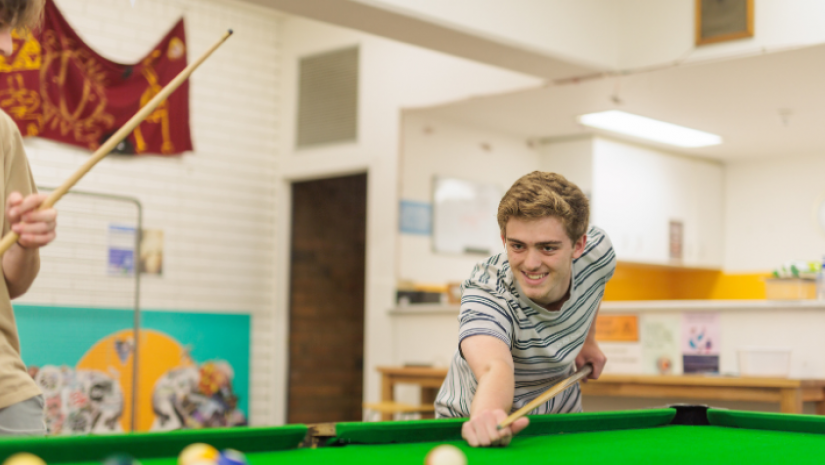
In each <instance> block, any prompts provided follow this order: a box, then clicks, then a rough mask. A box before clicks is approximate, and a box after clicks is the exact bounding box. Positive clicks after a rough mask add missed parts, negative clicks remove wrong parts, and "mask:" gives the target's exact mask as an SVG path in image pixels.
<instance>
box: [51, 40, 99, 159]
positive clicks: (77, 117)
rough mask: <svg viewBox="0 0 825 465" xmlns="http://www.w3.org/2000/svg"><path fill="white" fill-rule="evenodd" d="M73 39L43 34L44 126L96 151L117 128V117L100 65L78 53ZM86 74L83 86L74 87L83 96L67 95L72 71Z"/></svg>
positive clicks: (93, 58)
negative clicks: (106, 132) (107, 132)
mask: <svg viewBox="0 0 825 465" xmlns="http://www.w3.org/2000/svg"><path fill="white" fill-rule="evenodd" d="M73 42H74V41H72V40H71V39H68V38H66V37H57V35H56V34H55V33H54V31H46V32H45V33H44V34H43V48H44V50H45V52H44V53H43V64H42V67H41V68H40V94H41V95H42V97H43V125H48V126H49V127H50V128H51V129H59V131H60V134H61V135H63V136H65V135H67V134H69V133H72V135H73V136H74V138H75V140H76V141H78V142H83V143H85V144H87V145H88V146H89V148H90V149H92V150H94V149H96V148H97V147H98V146H99V145H100V138H101V136H102V135H103V131H104V130H105V129H108V128H111V127H112V126H113V125H114V120H115V118H114V116H112V115H111V114H109V113H106V111H105V110H106V104H107V98H106V92H105V90H104V86H103V84H104V81H105V74H104V72H103V71H102V70H101V67H100V64H99V63H98V62H97V60H96V59H95V57H93V56H92V55H91V54H90V53H89V52H88V51H86V50H78V47H76V46H75V44H74V43H73ZM75 66H76V67H78V68H80V69H81V71H82V76H83V77H82V79H83V82H82V83H81V86H78V85H77V83H72V85H71V89H77V88H78V87H81V89H82V90H81V91H80V92H79V93H77V94H76V93H73V94H72V95H67V92H68V91H69V89H67V82H66V81H67V79H68V77H69V69H70V67H75Z"/></svg>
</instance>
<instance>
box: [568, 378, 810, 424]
mask: <svg viewBox="0 0 825 465" xmlns="http://www.w3.org/2000/svg"><path fill="white" fill-rule="evenodd" d="M582 395H584V396H606V397H637V398H662V397H675V398H680V399H692V400H734V401H754V402H773V403H779V407H780V411H781V412H782V413H802V403H803V402H816V413H817V414H819V415H825V379H787V378H739V377H730V376H703V375H684V376H656V375H602V376H601V377H600V378H599V379H598V380H597V381H588V382H587V383H583V384H582Z"/></svg>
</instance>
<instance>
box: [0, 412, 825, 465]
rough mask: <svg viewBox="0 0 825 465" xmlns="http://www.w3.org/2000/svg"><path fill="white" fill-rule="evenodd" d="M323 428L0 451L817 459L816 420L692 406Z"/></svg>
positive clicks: (820, 448) (156, 458) (278, 460)
mask: <svg viewBox="0 0 825 465" xmlns="http://www.w3.org/2000/svg"><path fill="white" fill-rule="evenodd" d="M326 430H327V431H328V433H326V434H327V436H328V437H324V438H316V439H318V440H320V443H321V444H320V447H316V448H311V447H299V446H298V445H299V443H301V442H305V443H306V442H307V441H306V438H307V437H309V436H312V433H310V434H309V435H308V431H309V430H308V428H307V427H306V426H304V425H289V426H283V427H274V428H233V429H221V430H200V431H182V432H172V433H144V434H131V435H119V436H90V437H56V438H37V439H17V440H13V439H4V440H0V458H5V457H7V456H9V455H10V454H12V453H15V452H20V451H28V452H32V453H34V454H37V455H39V456H40V457H41V458H43V459H44V460H46V462H47V463H49V464H52V463H65V464H91V463H100V460H101V459H102V458H103V457H105V456H106V455H109V454H111V453H114V452H123V453H129V454H132V455H134V456H135V457H137V458H139V459H140V461H141V462H142V463H143V465H174V464H175V463H176V457H177V454H178V452H179V451H180V450H181V449H183V447H185V446H186V445H188V444H191V443H194V442H207V443H210V444H212V445H214V446H215V447H218V448H234V449H239V450H241V451H243V452H245V453H246V455H247V458H248V459H249V462H250V465H269V464H282V463H283V464H298V465H314V464H319V465H320V464H324V465H327V464H342V465H344V464H353V465H354V464H358V465H378V464H380V465H386V464H393V465H395V464H399V465H400V464H414V465H421V464H423V461H424V457H425V455H426V454H427V452H428V451H429V450H431V449H432V448H433V447H435V446H436V445H439V444H445V443H449V444H454V445H457V446H459V447H460V448H462V449H463V450H464V452H465V453H466V455H467V459H468V464H469V465H481V464H491V465H493V464H495V465H510V464H533V463H540V464H576V465H579V464H589V463H599V464H634V465H635V464H647V463H660V464H666V465H673V464H692V465H706V464H716V463H725V464H748V465H752V464H768V463H770V464H782V463H792V464H795V465H798V464H808V463H811V464H813V463H817V464H822V463H825V417H819V416H806V415H789V414H766V413H754V412H742V411H735V410H717V409H706V408H695V407H677V408H664V409H656V410H639V411H626V412H608V413H580V414H568V415H548V416H536V417H531V425H530V426H529V427H528V428H527V429H526V430H524V431H523V432H522V433H521V434H519V435H518V436H517V437H516V438H514V439H513V442H512V443H511V444H510V445H509V446H508V447H504V448H488V449H472V448H470V447H468V446H467V445H466V444H464V442H463V441H462V440H461V421H460V420H419V421H407V422H386V423H338V424H336V425H334V427H332V428H330V427H328V428H326ZM310 439H312V438H310ZM318 440H316V442H318Z"/></svg>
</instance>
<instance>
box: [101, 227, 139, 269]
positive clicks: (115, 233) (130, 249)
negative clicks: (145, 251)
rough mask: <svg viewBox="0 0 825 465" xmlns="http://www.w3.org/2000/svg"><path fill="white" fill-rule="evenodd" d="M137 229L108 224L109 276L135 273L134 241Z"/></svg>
mask: <svg viewBox="0 0 825 465" xmlns="http://www.w3.org/2000/svg"><path fill="white" fill-rule="evenodd" d="M136 240H137V230H136V229H135V227H134V226H125V225H119V224H110V225H109V234H108V242H109V247H108V248H109V251H108V252H109V257H108V260H107V272H108V274H109V276H133V275H134V273H135V241H136Z"/></svg>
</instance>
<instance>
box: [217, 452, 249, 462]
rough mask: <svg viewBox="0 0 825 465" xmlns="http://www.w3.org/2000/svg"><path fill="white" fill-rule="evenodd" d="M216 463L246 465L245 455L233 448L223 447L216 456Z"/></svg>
mask: <svg viewBox="0 0 825 465" xmlns="http://www.w3.org/2000/svg"><path fill="white" fill-rule="evenodd" d="M218 465H247V461H246V456H245V455H243V452H241V451H237V450H235V449H224V450H222V451H221V456H220V457H219V458H218Z"/></svg>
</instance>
